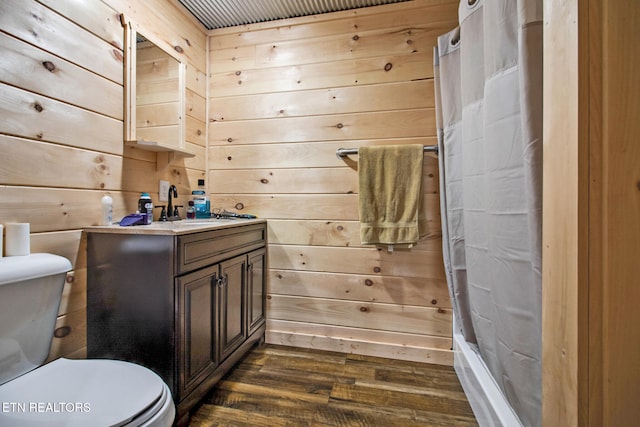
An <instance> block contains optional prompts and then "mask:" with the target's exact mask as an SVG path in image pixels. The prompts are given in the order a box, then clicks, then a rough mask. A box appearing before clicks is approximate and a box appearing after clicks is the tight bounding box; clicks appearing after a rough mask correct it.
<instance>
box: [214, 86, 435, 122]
mask: <svg viewBox="0 0 640 427" xmlns="http://www.w3.org/2000/svg"><path fill="white" fill-rule="evenodd" d="M389 92H393V93H394V96H389ZM433 93H434V92H433V80H419V81H410V82H398V83H389V84H386V85H385V84H381V85H372V86H348V87H339V88H328V89H317V90H303V91H296V92H285V93H269V94H263V95H246V96H239V97H226V98H217V99H216V102H215V105H212V106H211V108H212V111H211V113H210V115H211V117H212V118H213V119H214V120H216V121H224V120H250V119H259V118H276V117H300V116H309V115H318V114H343V113H358V112H365V111H385V110H401V109H415V108H421V107H424V106H427V107H433V106H434V105H435V104H434V100H433V96H434V95H433ZM221 111H224V116H223V115H222V114H221V113H220V112H221Z"/></svg>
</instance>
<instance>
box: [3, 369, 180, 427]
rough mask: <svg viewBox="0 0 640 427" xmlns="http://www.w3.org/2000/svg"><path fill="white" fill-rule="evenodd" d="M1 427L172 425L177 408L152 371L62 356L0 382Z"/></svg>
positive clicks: (165, 387)
mask: <svg viewBox="0 0 640 427" xmlns="http://www.w3.org/2000/svg"><path fill="white" fill-rule="evenodd" d="M0 405H2V406H0V425H11V426H25V427H26V426H29V427H31V426H44V425H46V426H47V427H48V426H62V425H64V426H68V427H76V426H77V427H86V426H104V427H107V426H109V427H110V426H118V427H120V426H131V427H133V426H152V425H165V426H169V425H171V423H172V422H173V418H174V415H175V407H174V405H173V401H172V398H171V393H170V392H169V389H168V387H167V385H166V384H165V383H164V382H163V381H162V379H161V378H160V377H159V376H158V375H156V374H155V373H154V372H153V371H151V370H149V369H147V368H144V367H142V366H139V365H135V364H133V363H129V362H122V361H117V360H102V359H99V360H69V359H58V360H55V361H53V362H51V363H48V364H46V365H44V366H41V367H39V368H37V369H35V370H33V371H30V372H27V373H26V374H24V375H22V376H20V377H18V378H16V379H14V380H12V381H9V382H7V383H5V384H3V385H2V386H0Z"/></svg>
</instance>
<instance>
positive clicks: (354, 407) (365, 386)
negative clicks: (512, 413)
mask: <svg viewBox="0 0 640 427" xmlns="http://www.w3.org/2000/svg"><path fill="white" fill-rule="evenodd" d="M477 425H478V424H477V423H476V420H475V418H474V416H473V413H472V411H471V407H470V406H469V403H468V402H467V399H466V397H465V395H464V392H463V391H462V387H461V386H460V383H459V381H458V378H457V377H456V374H455V372H454V370H453V368H452V367H450V366H441V365H431V364H422V363H415V362H405V361H398V360H391V359H383V358H377V357H369V356H358V355H353V354H343V353H334V352H328V351H319V350H308V349H300V348H293V347H284V346H275V345H270V344H266V345H265V344H263V345H260V346H257V347H254V349H253V350H252V351H251V352H250V353H249V354H248V355H247V356H246V357H245V358H244V359H243V360H242V361H241V362H240V363H239V364H238V365H237V366H236V367H235V368H234V369H233V370H232V371H230V372H229V373H228V374H227V376H226V377H224V378H223V379H222V380H221V381H220V382H219V383H218V384H217V386H216V388H214V389H213V390H212V391H211V392H210V393H209V395H208V396H207V397H206V398H205V399H204V400H203V401H202V403H201V404H200V406H199V407H197V409H196V411H195V412H194V413H193V415H192V417H191V421H190V424H189V426H190V427H205V426H252V427H261V426H269V427H279V426H287V427H289V426H291V427H299V426H300V427H302V426H309V427H326V426H349V427H351V426H354V427H355V426H362V427H364V426H367V427H368V426H384V427H408V426H435V427H448V426H455V427H461V426H465V427H466V426H477Z"/></svg>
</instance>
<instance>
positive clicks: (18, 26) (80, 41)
mask: <svg viewBox="0 0 640 427" xmlns="http://www.w3.org/2000/svg"><path fill="white" fill-rule="evenodd" d="M103 10H104V9H103ZM91 13H94V12H93V11H92V12H91ZM111 16H112V15H110V16H105V19H110V17H111ZM0 27H1V28H2V29H3V31H5V32H7V33H9V34H11V35H13V36H14V37H16V38H19V39H21V40H24V41H26V42H28V43H31V44H33V45H35V46H38V47H39V48H40V49H42V50H46V51H47V52H50V53H53V54H54V55H56V56H60V57H62V58H65V59H66V60H67V61H69V62H73V63H74V64H77V65H79V66H81V67H83V68H86V69H88V70H91V71H93V72H95V73H96V74H99V75H102V76H103V77H105V78H108V79H109V80H112V81H114V82H116V83H119V84H122V82H123V72H122V67H123V53H122V43H121V42H120V43H118V41H116V46H114V45H112V44H111V43H108V42H105V41H104V40H102V39H100V38H98V37H97V36H95V35H94V34H93V33H90V32H88V31H86V30H84V29H83V28H81V27H79V26H78V25H76V24H75V23H74V22H73V21H69V20H67V19H65V18H64V17H63V16H61V15H58V14H57V13H55V12H54V11H52V10H51V9H49V8H47V7H45V6H43V5H41V4H39V3H36V2H35V1H23V0H6V1H3V2H2V3H0ZM121 40H122V37H120V41H121Z"/></svg>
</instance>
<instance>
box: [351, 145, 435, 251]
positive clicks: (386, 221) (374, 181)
mask: <svg viewBox="0 0 640 427" xmlns="http://www.w3.org/2000/svg"><path fill="white" fill-rule="evenodd" d="M358 156H359V161H358V182H359V211H360V239H361V240H362V244H378V243H379V244H386V245H394V244H407V243H408V244H413V243H416V242H417V241H418V240H419V238H420V235H421V234H422V233H421V228H423V227H421V224H419V221H420V219H421V218H420V217H421V215H420V214H419V210H420V205H421V199H422V197H421V196H422V162H423V158H424V151H423V147H422V145H417V144H411V145H385V146H377V147H376V146H373V147H360V148H359V150H358ZM420 222H421V221H420Z"/></svg>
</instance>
